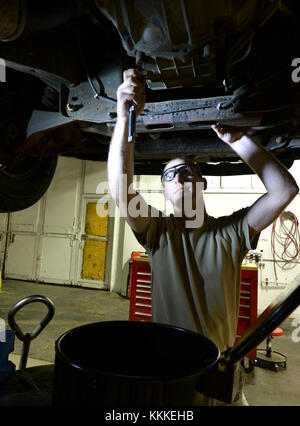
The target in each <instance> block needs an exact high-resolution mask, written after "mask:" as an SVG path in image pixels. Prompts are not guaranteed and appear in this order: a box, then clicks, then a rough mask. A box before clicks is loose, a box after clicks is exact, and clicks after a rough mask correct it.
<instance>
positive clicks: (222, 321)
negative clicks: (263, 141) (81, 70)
mask: <svg viewBox="0 0 300 426" xmlns="http://www.w3.org/2000/svg"><path fill="white" fill-rule="evenodd" d="M117 97H118V106H117V113H118V119H117V123H116V126H115V130H114V134H113V137H112V140H111V144H110V150H109V156H108V180H109V185H110V191H111V195H112V198H113V199H114V200H115V202H116V203H117V205H118V207H119V209H120V213H121V215H122V216H123V217H125V218H126V221H127V223H128V224H129V226H130V227H131V228H132V230H133V232H134V234H135V235H136V237H137V239H138V241H139V242H140V243H141V244H142V245H143V246H144V247H145V249H146V250H147V253H148V254H149V258H150V262H151V267H152V310H153V321H155V322H160V323H166V324H171V325H174V326H180V327H182V328H186V329H189V330H192V331H196V332H198V333H201V334H203V335H205V336H206V337H208V338H210V339H211V340H212V341H214V343H215V344H216V345H217V346H218V347H219V350H220V351H221V352H222V351H224V350H225V349H226V348H228V347H230V346H232V344H233V343H234V338H235V331H236V325H237V318H238V307H239V290H240V287H239V286H240V271H241V264H242V260H243V258H244V256H245V255H246V253H247V250H249V249H253V248H255V246H256V244H257V240H258V235H259V233H260V232H261V231H262V230H263V229H265V228H266V227H267V226H269V225H270V224H271V223H272V222H273V221H274V220H275V219H276V218H277V217H278V216H279V215H280V213H281V212H282V211H283V210H284V208H285V207H286V206H287V205H288V204H289V203H290V202H291V201H292V199H293V198H294V197H295V196H296V194H297V193H298V190H299V188H298V186H297V184H296V182H295V180H294V179H293V177H292V176H291V175H290V173H289V172H288V171H287V170H286V168H285V167H284V166H283V165H282V164H281V163H280V162H279V161H278V160H277V159H276V158H275V157H274V156H273V155H271V154H270V153H269V152H268V151H267V150H265V149H264V148H263V147H262V146H260V145H259V144H258V143H256V142H255V141H253V140H252V139H250V138H249V137H248V136H246V135H245V134H244V133H243V132H242V131H241V130H236V129H235V130H228V129H225V128H222V127H221V126H212V129H213V130H214V131H215V132H216V134H217V135H218V136H219V137H220V139H221V140H222V141H223V142H224V143H226V144H227V145H229V146H230V147H231V148H232V149H233V150H234V151H235V153H236V154H237V155H239V157H240V158H241V159H242V160H243V161H244V162H245V163H247V164H248V166H249V167H251V168H252V170H253V171H254V172H255V173H256V174H257V175H258V176H259V178H260V179H261V180H262V182H263V184H264V185H265V187H266V191H267V192H266V193H265V194H264V195H263V196H261V197H260V198H259V199H258V200H257V201H255V203H254V204H253V205H251V206H245V208H244V209H241V210H239V211H237V212H233V214H232V215H229V216H225V217H221V218H217V219H216V218H214V217H212V216H209V215H208V214H207V212H206V209H205V204H204V201H203V191H204V190H205V189H206V180H205V178H203V176H202V175H201V171H200V169H199V168H198V167H197V166H196V165H194V164H193V163H191V162H190V161H188V160H186V159H185V158H175V159H172V160H171V161H169V162H168V163H167V164H166V165H165V167H164V169H163V171H162V185H163V194H164V196H165V199H166V200H169V201H170V202H171V203H172V205H173V208H174V214H172V215H170V216H165V215H164V214H163V213H162V212H158V211H157V210H156V209H154V208H153V207H151V206H148V205H147V203H146V201H145V200H144V198H143V197H142V196H141V195H140V194H138V193H135V192H133V191H132V188H131V190H130V191H129V186H130V185H132V182H133V174H134V143H128V123H129V112H128V111H129V105H130V103H131V102H134V103H135V105H136V111H137V114H140V113H141V111H142V110H143V107H144V103H145V90H144V80H143V77H142V75H141V74H140V73H139V72H138V71H137V70H133V69H131V70H127V71H125V72H124V82H123V84H122V85H121V86H120V87H119V89H118V93H117ZM124 176H125V177H126V179H124ZM137 201H138V203H137ZM137 204H138V205H139V211H140V212H142V213H141V214H139V215H137V214H136V210H135V211H134V209H133V208H132V206H133V205H134V206H137Z"/></svg>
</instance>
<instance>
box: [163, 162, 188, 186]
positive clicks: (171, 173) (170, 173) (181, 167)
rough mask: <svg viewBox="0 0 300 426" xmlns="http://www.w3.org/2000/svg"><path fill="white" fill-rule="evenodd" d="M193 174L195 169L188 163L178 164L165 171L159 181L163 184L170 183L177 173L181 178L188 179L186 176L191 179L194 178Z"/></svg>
mask: <svg viewBox="0 0 300 426" xmlns="http://www.w3.org/2000/svg"><path fill="white" fill-rule="evenodd" d="M195 172H196V171H195V167H193V166H192V165H190V164H188V163H182V164H178V166H175V167H169V168H168V169H166V170H165V171H164V172H163V174H162V176H161V181H162V182H163V183H164V182H171V181H172V180H173V179H174V177H175V176H176V174H177V173H178V174H179V176H182V177H188V176H191V177H192V176H195Z"/></svg>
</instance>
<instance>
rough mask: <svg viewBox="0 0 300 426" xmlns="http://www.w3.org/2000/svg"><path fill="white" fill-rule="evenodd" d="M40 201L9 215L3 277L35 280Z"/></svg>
mask: <svg viewBox="0 0 300 426" xmlns="http://www.w3.org/2000/svg"><path fill="white" fill-rule="evenodd" d="M41 206H42V201H39V202H38V203H36V204H34V205H33V206H31V207H29V208H28V209H25V210H22V211H18V212H13V213H10V214H9V216H8V229H7V233H6V252H5V263H4V265H5V266H4V276H5V277H6V278H15V279H22V280H30V281H35V280H36V272H37V270H36V258H37V251H38V230H39V229H38V228H39V220H40V212H41Z"/></svg>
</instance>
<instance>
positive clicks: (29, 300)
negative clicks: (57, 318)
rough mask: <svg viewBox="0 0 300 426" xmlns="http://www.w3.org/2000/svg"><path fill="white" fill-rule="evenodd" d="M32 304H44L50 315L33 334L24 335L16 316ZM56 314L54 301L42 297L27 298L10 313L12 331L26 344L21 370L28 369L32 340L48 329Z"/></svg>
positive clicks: (18, 303) (9, 321) (9, 319)
mask: <svg viewBox="0 0 300 426" xmlns="http://www.w3.org/2000/svg"><path fill="white" fill-rule="evenodd" d="M32 302H42V303H44V304H45V305H46V306H47V308H48V313H47V315H46V316H45V317H44V318H43V319H42V321H41V322H40V323H39V324H38V325H37V326H36V328H35V329H34V330H33V331H32V332H31V333H25V334H24V333H23V331H22V330H21V329H20V327H19V326H18V324H17V323H16V321H15V315H16V313H17V312H18V311H19V310H20V309H21V308H22V307H23V306H25V305H28V303H32ZM54 312H55V310H54V304H53V302H52V300H50V299H49V298H48V297H46V296H40V295H34V296H28V297H25V299H22V300H20V301H19V302H17V303H16V304H15V305H14V306H13V307H12V308H11V309H10V311H9V312H8V316H7V319H8V323H9V325H10V327H11V329H12V330H14V331H15V333H16V335H17V337H18V338H19V339H20V340H21V341H22V342H24V345H23V350H22V356H21V361H20V367H19V368H20V369H23V368H25V367H26V362H27V358H28V353H29V346H30V342H31V340H33V339H35V338H36V337H37V336H38V335H39V334H40V332H41V331H42V330H43V329H44V328H45V327H46V325H47V324H48V323H49V322H50V321H51V319H52V318H53V315H54Z"/></svg>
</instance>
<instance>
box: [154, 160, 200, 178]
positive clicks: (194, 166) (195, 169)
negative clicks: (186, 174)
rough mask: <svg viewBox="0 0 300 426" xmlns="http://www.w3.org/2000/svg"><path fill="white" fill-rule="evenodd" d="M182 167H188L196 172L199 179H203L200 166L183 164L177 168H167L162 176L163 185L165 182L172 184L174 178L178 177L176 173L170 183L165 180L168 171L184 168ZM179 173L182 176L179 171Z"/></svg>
mask: <svg viewBox="0 0 300 426" xmlns="http://www.w3.org/2000/svg"><path fill="white" fill-rule="evenodd" d="M182 166H188V167H190V168H191V170H194V171H195V172H196V173H197V175H198V176H199V177H202V174H201V171H200V167H199V166H198V164H194V163H181V164H177V166H171V167H169V168H167V169H166V170H164V172H163V173H162V175H161V177H160V180H161V182H162V183H164V182H171V181H172V180H173V179H174V177H175V176H176V173H175V174H174V176H173V178H172V179H171V180H170V181H166V180H164V176H165V174H166V173H167V172H168V171H170V170H172V169H175V170H176V169H177V168H178V167H182ZM177 173H179V174H180V172H179V171H178V172H177Z"/></svg>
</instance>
